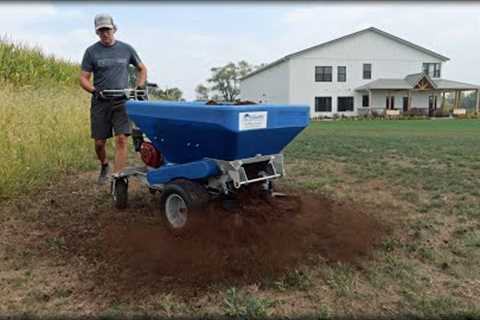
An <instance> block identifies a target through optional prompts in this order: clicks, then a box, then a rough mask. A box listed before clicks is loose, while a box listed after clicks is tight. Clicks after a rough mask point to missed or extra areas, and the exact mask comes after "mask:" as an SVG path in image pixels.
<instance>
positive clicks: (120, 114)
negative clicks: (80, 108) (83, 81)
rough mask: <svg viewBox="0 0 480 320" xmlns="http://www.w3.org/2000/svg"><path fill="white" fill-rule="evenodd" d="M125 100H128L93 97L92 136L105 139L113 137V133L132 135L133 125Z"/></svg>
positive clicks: (91, 108)
mask: <svg viewBox="0 0 480 320" xmlns="http://www.w3.org/2000/svg"><path fill="white" fill-rule="evenodd" d="M125 102H126V100H101V99H97V98H95V97H92V102H91V107H90V125H91V132H92V138H94V139H102V140H104V139H108V138H111V137H112V136H113V134H115V135H116V136H117V135H119V134H125V135H130V133H131V126H130V122H129V120H128V115H127V110H126V108H125ZM112 131H113V132H112Z"/></svg>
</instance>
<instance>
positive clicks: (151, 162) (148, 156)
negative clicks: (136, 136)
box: [140, 141, 163, 168]
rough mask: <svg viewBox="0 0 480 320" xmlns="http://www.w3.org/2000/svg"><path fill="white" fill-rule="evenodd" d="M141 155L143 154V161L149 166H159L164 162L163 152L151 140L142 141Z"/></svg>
mask: <svg viewBox="0 0 480 320" xmlns="http://www.w3.org/2000/svg"><path fill="white" fill-rule="evenodd" d="M140 155H141V156H142V161H143V162H144V163H145V164H146V165H147V166H149V167H153V168H158V167H160V166H161V165H162V164H163V156H162V154H161V153H160V151H158V150H157V148H155V146H154V145H153V144H152V143H150V142H146V141H143V142H142V144H141V145H140Z"/></svg>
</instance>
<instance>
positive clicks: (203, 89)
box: [195, 83, 210, 100]
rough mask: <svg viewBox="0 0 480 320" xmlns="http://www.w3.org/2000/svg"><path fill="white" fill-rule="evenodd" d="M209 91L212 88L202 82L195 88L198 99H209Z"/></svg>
mask: <svg viewBox="0 0 480 320" xmlns="http://www.w3.org/2000/svg"><path fill="white" fill-rule="evenodd" d="M209 92H210V89H209V88H208V87H207V86H205V85H204V84H202V83H201V84H199V85H198V86H197V87H196V88H195V93H196V94H197V100H208V94H209Z"/></svg>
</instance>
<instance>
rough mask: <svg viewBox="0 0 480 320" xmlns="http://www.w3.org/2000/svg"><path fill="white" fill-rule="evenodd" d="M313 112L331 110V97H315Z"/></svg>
mask: <svg viewBox="0 0 480 320" xmlns="http://www.w3.org/2000/svg"><path fill="white" fill-rule="evenodd" d="M315 112H332V97H315Z"/></svg>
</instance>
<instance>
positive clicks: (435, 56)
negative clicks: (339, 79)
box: [240, 27, 450, 80]
mask: <svg viewBox="0 0 480 320" xmlns="http://www.w3.org/2000/svg"><path fill="white" fill-rule="evenodd" d="M365 35H367V36H366V37H365ZM361 36H363V38H364V39H363V40H362V37H361ZM368 37H370V38H371V39H376V42H379V43H380V44H381V45H380V46H379V47H377V45H378V44H377V43H374V42H373V43H372V42H371V43H369V41H368ZM358 38H360V40H359V39H358ZM355 43H356V44H357V46H355ZM332 48H333V49H332ZM338 48H341V50H339V49H338ZM392 48H398V49H399V51H395V50H392ZM359 49H361V50H359ZM372 52H375V53H377V54H378V55H379V56H381V57H383V58H390V59H392V57H393V58H395V57H396V58H406V57H407V56H409V57H412V56H413V58H414V59H415V58H416V59H422V60H424V61H428V62H442V61H448V60H450V59H449V58H447V57H445V56H443V55H441V54H439V53H436V52H434V51H431V50H429V49H427V48H424V47H421V46H419V45H416V44H414V43H412V42H409V41H407V40H404V39H401V38H399V37H397V36H394V35H392V34H390V33H388V32H385V31H382V30H379V29H377V28H373V27H370V28H367V29H364V30H360V31H357V32H354V33H351V34H348V35H346V36H343V37H340V38H337V39H333V40H330V41H327V42H324V43H321V44H319V45H316V46H313V47H309V48H306V49H304V50H300V51H297V52H295V53H292V54H289V55H286V56H284V57H282V58H280V59H277V60H275V61H273V62H272V63H270V64H268V65H266V66H264V67H262V68H260V69H257V70H255V71H253V72H251V73H249V74H247V75H245V76H244V77H242V78H241V79H240V80H244V79H246V78H249V77H251V76H253V75H255V74H258V73H260V72H263V71H264V70H267V69H270V68H272V67H274V66H276V65H278V64H279V63H281V62H284V61H288V60H290V59H291V58H298V57H307V58H318V57H322V58H344V59H345V58H347V59H348V58H352V56H353V58H357V59H363V60H369V59H372V55H371V53H372ZM335 55H336V56H335Z"/></svg>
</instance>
